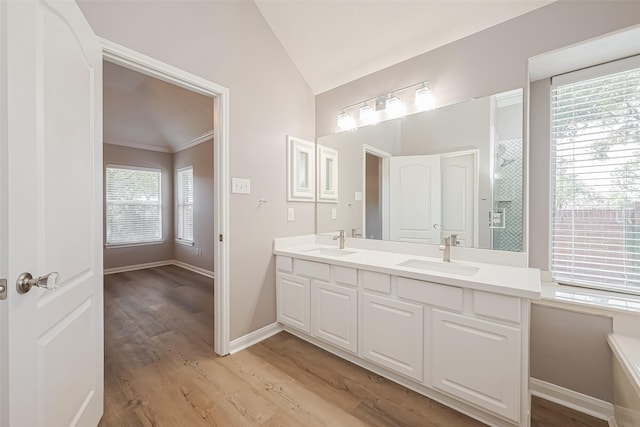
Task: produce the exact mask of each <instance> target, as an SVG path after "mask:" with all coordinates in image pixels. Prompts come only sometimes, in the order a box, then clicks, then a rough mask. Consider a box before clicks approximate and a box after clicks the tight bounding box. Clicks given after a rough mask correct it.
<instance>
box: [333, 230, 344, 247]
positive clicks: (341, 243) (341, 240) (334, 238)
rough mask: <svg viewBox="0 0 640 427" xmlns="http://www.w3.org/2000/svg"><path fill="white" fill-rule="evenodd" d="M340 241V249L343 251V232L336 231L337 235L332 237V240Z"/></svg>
mask: <svg viewBox="0 0 640 427" xmlns="http://www.w3.org/2000/svg"><path fill="white" fill-rule="evenodd" d="M338 239H340V249H344V230H338V235H337V236H333V240H338Z"/></svg>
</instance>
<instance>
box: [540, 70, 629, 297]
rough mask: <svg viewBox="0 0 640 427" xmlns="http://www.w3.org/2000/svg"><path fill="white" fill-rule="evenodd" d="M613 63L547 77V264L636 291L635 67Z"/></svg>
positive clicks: (557, 272) (590, 281) (597, 283)
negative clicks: (550, 174)
mask: <svg viewBox="0 0 640 427" xmlns="http://www.w3.org/2000/svg"><path fill="white" fill-rule="evenodd" d="M635 64H638V62H637V61H636V63H635ZM613 65H614V66H615V65H616V64H613ZM611 66H612V65H611V64H610V65H608V67H611ZM635 67H638V65H635ZM617 68H618V70H616V71H615V72H612V71H611V70H608V71H606V74H605V75H602V71H600V70H602V68H600V70H597V69H596V70H595V71H591V76H590V77H587V78H578V79H576V78H572V77H573V76H561V78H560V79H558V80H560V82H558V80H556V79H555V78H554V84H553V88H552V105H551V138H552V166H553V167H554V178H555V180H554V186H553V188H554V198H553V204H554V206H553V224H552V248H551V270H552V274H553V277H554V280H556V281H557V282H559V283H570V284H578V285H586V286H592V287H599V288H607V289H613V290H618V291H624V292H632V293H640V68H633V69H628V67H627V70H623V71H619V69H620V66H619V65H618V66H617ZM583 73H584V71H583ZM594 76H595V77H594ZM562 78H564V79H565V81H567V83H563V82H562Z"/></svg>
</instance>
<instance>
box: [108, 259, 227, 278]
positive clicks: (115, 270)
mask: <svg viewBox="0 0 640 427" xmlns="http://www.w3.org/2000/svg"><path fill="white" fill-rule="evenodd" d="M165 265H175V266H176V267H180V268H184V269H185V270H189V271H193V272H194V273H198V274H201V275H203V276H206V277H209V278H211V279H215V273H214V272H213V271H211V270H207V269H206V268H201V267H196V266H195V265H191V264H187V263H186V262H182V261H178V260H176V259H168V260H165V261H156V262H147V263H145V264H134V265H124V266H122V267H114V268H105V269H104V274H105V275H107V274H115V273H124V272H126V271H136V270H144V269H147V268H154V267H163V266H165Z"/></svg>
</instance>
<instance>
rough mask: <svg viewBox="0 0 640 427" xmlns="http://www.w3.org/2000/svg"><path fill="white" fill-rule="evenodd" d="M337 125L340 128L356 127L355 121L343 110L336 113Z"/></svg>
mask: <svg viewBox="0 0 640 427" xmlns="http://www.w3.org/2000/svg"><path fill="white" fill-rule="evenodd" d="M338 127H339V128H340V129H342V130H353V129H355V127H356V121H355V120H354V119H353V117H351V116H350V115H349V114H347V113H345V112H344V111H343V112H341V113H340V114H338Z"/></svg>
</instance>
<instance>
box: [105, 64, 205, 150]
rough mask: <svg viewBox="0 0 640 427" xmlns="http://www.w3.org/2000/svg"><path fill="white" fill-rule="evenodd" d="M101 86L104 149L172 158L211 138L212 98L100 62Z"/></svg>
mask: <svg viewBox="0 0 640 427" xmlns="http://www.w3.org/2000/svg"><path fill="white" fill-rule="evenodd" d="M103 87H104V90H103V114H104V125H103V137H104V142H105V143H107V144H116V145H126V146H132V147H138V148H143V149H149V150H155V151H164V152H169V153H172V152H176V151H180V150H182V149H184V148H187V147H189V146H191V145H194V144H196V143H198V142H204V141H206V140H207V139H211V135H212V130H213V99H212V98H209V97H207V96H204V95H201V94H199V93H195V92H192V91H189V90H186V89H183V88H181V87H178V86H175V85H172V84H170V83H167V82H164V81H162V80H158V79H156V78H154V77H150V76H146V75H144V74H140V73H138V72H136V71H132V70H129V69H127V68H124V67H121V66H119V65H116V64H112V63H110V62H106V61H105V62H104V65H103Z"/></svg>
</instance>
